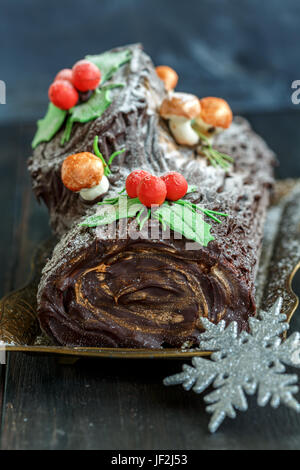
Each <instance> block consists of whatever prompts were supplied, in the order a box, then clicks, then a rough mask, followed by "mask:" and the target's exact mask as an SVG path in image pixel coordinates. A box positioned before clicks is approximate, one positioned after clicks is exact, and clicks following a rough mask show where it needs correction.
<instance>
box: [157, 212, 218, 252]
mask: <svg viewBox="0 0 300 470" xmlns="http://www.w3.org/2000/svg"><path fill="white" fill-rule="evenodd" d="M154 217H155V218H156V219H158V220H159V221H160V222H161V223H162V224H163V225H168V226H169V227H170V228H171V229H172V230H174V232H179V233H181V234H182V235H183V236H184V237H185V238H187V239H188V240H193V241H195V242H197V243H199V244H200V245H202V246H207V245H208V243H209V242H210V241H212V240H214V237H213V236H212V235H211V233H210V229H211V226H210V225H209V224H207V223H206V222H205V221H204V220H203V217H202V216H201V214H200V213H199V212H197V211H196V210H192V209H191V208H189V207H188V206H181V205H177V204H172V205H169V204H168V203H164V204H163V205H162V206H160V207H159V208H158V209H157V210H156V211H155V212H154Z"/></svg>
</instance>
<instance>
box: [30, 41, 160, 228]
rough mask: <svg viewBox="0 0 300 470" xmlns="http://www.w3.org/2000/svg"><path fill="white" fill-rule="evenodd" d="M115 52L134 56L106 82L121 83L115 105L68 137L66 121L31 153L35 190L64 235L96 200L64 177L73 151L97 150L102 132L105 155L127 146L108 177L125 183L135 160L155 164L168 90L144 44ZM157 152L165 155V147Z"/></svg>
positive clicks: (114, 94)
mask: <svg viewBox="0 0 300 470" xmlns="http://www.w3.org/2000/svg"><path fill="white" fill-rule="evenodd" d="M115 53H117V54H122V53H123V54H124V55H125V54H126V53H128V60H126V59H125V60H126V62H125V63H124V64H120V66H119V64H117V66H115V67H111V70H112V73H111V75H112V77H111V78H110V79H109V80H107V81H106V82H105V86H108V87H111V86H112V87H113V86H116V87H115V88H111V89H110V94H111V101H112V103H111V104H110V106H109V107H108V108H107V109H106V110H105V111H104V112H103V113H102V114H101V116H100V117H98V118H96V119H92V120H90V121H88V122H84V123H82V122H75V123H74V124H73V127H72V130H71V135H70V138H69V140H68V141H65V142H64V143H62V140H64V133H65V130H66V124H65V123H63V124H62V126H61V128H60V129H59V130H58V132H57V133H56V134H55V135H54V136H53V138H51V140H50V141H48V142H44V141H41V142H40V143H38V145H36V144H35V145H34V147H35V149H34V152H33V155H32V157H31V158H30V159H29V171H30V173H31V176H32V183H33V189H34V192H35V194H36V197H37V198H38V200H40V201H43V202H44V203H45V204H46V206H47V207H48V209H49V213H50V222H51V226H52V228H53V230H54V232H56V233H57V234H59V235H61V234H63V233H64V232H65V231H66V230H68V229H69V228H70V227H71V226H72V224H73V222H74V220H76V219H78V218H79V217H80V216H82V215H83V214H85V212H86V210H87V209H88V207H89V205H90V203H89V202H87V201H85V200H84V199H83V198H82V197H81V196H80V195H79V194H76V193H74V192H71V191H69V190H68V189H67V188H66V187H65V186H64V185H63V183H62V180H61V167H62V163H63V161H64V160H65V158H66V157H67V156H68V155H71V154H75V153H78V152H82V151H88V152H91V151H93V141H94V137H95V136H99V148H100V150H101V152H102V154H103V156H104V157H105V159H108V157H109V156H110V155H111V154H112V153H113V152H114V151H117V150H119V149H121V148H125V149H126V152H125V153H124V154H122V155H120V156H119V157H118V159H117V160H116V161H115V162H116V163H114V164H113V165H112V168H111V171H112V173H111V175H110V176H109V177H108V179H109V181H110V184H112V185H115V184H116V185H117V186H118V183H119V184H120V176H122V177H123V178H124V177H126V175H127V172H126V168H127V166H128V164H129V166H133V164H134V163H135V165H136V166H137V167H140V165H141V164H145V165H146V167H148V168H149V169H150V166H149V163H148V161H147V160H148V151H149V148H150V146H151V139H152V138H154V137H155V136H154V135H153V133H155V135H156V134H157V132H158V129H159V127H161V126H160V124H159V123H158V122H157V121H158V117H157V113H156V110H157V108H158V107H159V106H160V103H161V102H162V100H163V99H164V97H165V96H166V91H165V88H164V84H163V82H162V81H161V80H160V79H159V77H158V76H157V74H156V72H155V68H154V66H153V63H152V61H151V59H150V58H149V57H148V56H147V55H146V54H145V53H144V52H143V50H142V47H141V45H139V44H136V45H132V46H126V47H122V48H116V49H113V50H112V51H108V52H107V53H106V54H108V55H109V54H110V55H113V54H115ZM125 57H126V55H125ZM106 66H107V65H106ZM120 85H122V86H120ZM50 117H51V116H50ZM153 121H155V125H154V124H153ZM52 122H53V119H52ZM52 122H51V123H50V124H52ZM157 152H159V154H160V157H161V158H163V155H162V151H161V149H160V150H159V149H157ZM165 168H167V166H166V167H165ZM120 173H121V175H120ZM117 186H116V188H117ZM93 202H96V201H93Z"/></svg>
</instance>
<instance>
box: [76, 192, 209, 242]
mask: <svg viewBox="0 0 300 470" xmlns="http://www.w3.org/2000/svg"><path fill="white" fill-rule="evenodd" d="M99 205H101V206H102V209H101V212H100V213H98V214H95V215H93V216H91V217H88V218H87V219H86V220H85V221H84V222H83V223H82V224H81V226H83V227H98V226H100V225H108V224H111V223H112V222H115V221H116V220H119V219H123V218H128V219H130V218H132V217H135V216H137V217H136V220H137V222H138V225H139V227H140V230H141V229H142V227H143V225H144V223H145V221H146V220H147V219H148V218H149V217H150V215H151V212H150V211H149V210H148V212H147V215H146V217H144V218H143V219H142V220H141V216H142V214H144V212H145V211H147V208H145V206H144V205H143V204H141V202H140V201H139V199H138V198H134V199H131V198H129V197H128V196H126V195H124V196H119V197H116V198H111V199H105V200H104V201H102V202H100V203H99ZM149 212H150V214H149ZM153 217H155V218H156V219H157V220H158V221H159V222H160V223H161V224H162V226H163V228H166V226H167V225H168V226H169V227H170V228H171V229H172V230H174V232H178V233H181V234H182V235H183V236H184V237H185V238H187V239H188V240H192V241H195V242H197V243H199V244H200V245H202V246H207V245H208V243H209V242H210V241H212V240H214V237H213V236H212V235H211V233H210V229H211V225H209V224H208V223H206V222H205V221H204V220H203V217H202V215H201V214H200V213H199V212H198V211H197V210H196V209H195V208H193V207H190V206H188V205H180V204H169V203H168V202H164V204H162V205H161V206H160V207H158V208H157V209H155V210H154V212H153Z"/></svg>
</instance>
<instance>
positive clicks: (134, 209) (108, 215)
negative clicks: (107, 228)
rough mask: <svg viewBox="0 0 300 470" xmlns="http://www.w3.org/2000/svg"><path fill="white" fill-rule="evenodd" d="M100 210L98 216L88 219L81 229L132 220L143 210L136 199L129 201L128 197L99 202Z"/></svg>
mask: <svg viewBox="0 0 300 470" xmlns="http://www.w3.org/2000/svg"><path fill="white" fill-rule="evenodd" d="M99 205H101V206H102V207H101V210H100V213H99V214H96V215H92V216H91V217H88V218H87V219H86V220H85V221H84V222H83V223H82V224H81V226H82V227H98V226H99V225H108V224H111V223H113V222H115V221H117V220H119V219H125V218H128V219H130V218H132V217H134V216H135V215H136V214H137V213H138V212H140V211H141V210H144V206H143V204H141V203H140V201H139V199H138V198H134V199H131V198H129V197H128V196H120V197H119V198H117V200H116V199H111V201H110V200H107V199H106V200H105V201H103V202H102V203H101V202H100V203H99Z"/></svg>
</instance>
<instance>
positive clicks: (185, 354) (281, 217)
mask: <svg viewBox="0 0 300 470" xmlns="http://www.w3.org/2000/svg"><path fill="white" fill-rule="evenodd" d="M265 227H266V228H265V234H264V242H263V247H262V254H261V259H260V266H259V270H258V274H257V293H256V299H257V305H258V307H261V308H264V309H268V308H269V307H270V306H271V305H272V303H273V302H274V301H275V300H276V299H277V298H278V297H279V296H281V297H283V306H282V313H284V314H286V315H287V318H288V321H290V319H291V318H292V315H293V313H294V312H295V310H296V308H297V306H298V303H299V300H298V298H297V296H296V295H295V293H294V292H293V290H292V286H291V285H292V280H293V277H294V275H295V273H296V271H297V270H298V268H299V267H300V180H282V181H278V182H277V183H276V186H275V191H274V197H273V202H272V205H271V207H270V209H269V211H268V217H267V221H266V225H265ZM54 244H55V241H54V240H49V241H47V242H45V243H43V244H42V245H41V246H40V247H39V248H38V250H37V253H36V256H35V257H34V260H33V264H32V276H31V279H30V281H29V283H28V284H27V285H26V286H25V287H24V288H22V289H19V290H17V291H15V292H12V293H10V294H9V295H7V296H5V297H4V298H3V299H2V300H1V301H0V351H3V350H5V351H22V352H30V353H39V354H41V353H43V354H56V355H61V356H66V357H69V358H70V359H71V358H72V357H73V358H79V357H104V358H119V359H120V358H126V359H129V358H132V359H138V358H139V359H152V358H159V359H172V358H173V359H186V358H189V357H193V356H205V355H209V354H210V352H209V351H205V350H202V349H201V345H200V348H197V349H173V348H172V349H171V348H170V349H127V348H83V347H61V346H53V345H50V344H47V340H46V339H45V338H43V337H42V336H40V330H39V325H38V321H37V317H36V292H37V287H38V283H39V279H40V276H41V270H42V268H43V266H44V265H45V262H46V259H47V258H48V257H49V256H50V255H51V251H52V249H53V247H54Z"/></svg>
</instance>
